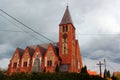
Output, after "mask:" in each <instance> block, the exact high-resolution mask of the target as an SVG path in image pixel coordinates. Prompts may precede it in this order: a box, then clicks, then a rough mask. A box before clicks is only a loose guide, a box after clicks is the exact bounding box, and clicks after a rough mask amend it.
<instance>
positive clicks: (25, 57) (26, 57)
mask: <svg viewBox="0 0 120 80" xmlns="http://www.w3.org/2000/svg"><path fill="white" fill-rule="evenodd" d="M30 54H31V53H30V51H29V48H28V47H27V48H26V49H25V51H24V53H23V55H22V58H21V67H28V66H29V63H30V62H29V61H30V58H31V55H30Z"/></svg>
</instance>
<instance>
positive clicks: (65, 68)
mask: <svg viewBox="0 0 120 80" xmlns="http://www.w3.org/2000/svg"><path fill="white" fill-rule="evenodd" d="M69 68H70V64H61V65H60V72H68V71H69Z"/></svg>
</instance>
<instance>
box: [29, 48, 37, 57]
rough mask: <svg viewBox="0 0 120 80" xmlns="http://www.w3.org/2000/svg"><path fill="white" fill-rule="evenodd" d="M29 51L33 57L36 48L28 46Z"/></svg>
mask: <svg viewBox="0 0 120 80" xmlns="http://www.w3.org/2000/svg"><path fill="white" fill-rule="evenodd" d="M27 49H28V51H29V53H30V56H31V57H32V56H33V54H34V52H35V49H33V48H31V47H27Z"/></svg>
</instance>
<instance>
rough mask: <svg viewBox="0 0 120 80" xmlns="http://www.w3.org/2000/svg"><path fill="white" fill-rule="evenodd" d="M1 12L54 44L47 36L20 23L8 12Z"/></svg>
mask: <svg viewBox="0 0 120 80" xmlns="http://www.w3.org/2000/svg"><path fill="white" fill-rule="evenodd" d="M0 11H1V12H3V13H4V14H6V15H7V16H9V17H10V18H12V19H13V20H15V21H16V22H18V23H20V24H21V25H23V26H24V27H26V28H28V29H29V30H31V31H33V32H34V33H36V34H38V35H39V36H42V37H43V38H45V39H47V40H49V41H51V42H54V41H52V40H51V39H49V38H47V37H46V36H44V35H42V34H40V33H39V32H37V31H35V30H34V29H32V28H30V27H28V26H27V25H26V24H24V23H22V22H21V21H19V20H18V19H16V18H15V17H13V16H11V15H9V14H8V13H7V12H5V11H3V10H2V9H0Z"/></svg>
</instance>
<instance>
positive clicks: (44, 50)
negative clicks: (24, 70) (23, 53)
mask: <svg viewBox="0 0 120 80" xmlns="http://www.w3.org/2000/svg"><path fill="white" fill-rule="evenodd" d="M50 44H52V46H53V49H54V51H55V54H56V55H58V42H56V43H48V44H38V45H34V46H28V48H30V49H33V50H35V49H36V48H37V46H38V47H39V48H40V51H41V53H42V56H43V57H44V55H45V52H46V51H47V49H48V46H49V45H50ZM31 55H33V53H31Z"/></svg>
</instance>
